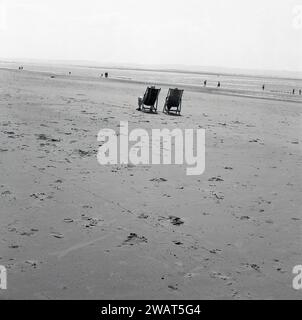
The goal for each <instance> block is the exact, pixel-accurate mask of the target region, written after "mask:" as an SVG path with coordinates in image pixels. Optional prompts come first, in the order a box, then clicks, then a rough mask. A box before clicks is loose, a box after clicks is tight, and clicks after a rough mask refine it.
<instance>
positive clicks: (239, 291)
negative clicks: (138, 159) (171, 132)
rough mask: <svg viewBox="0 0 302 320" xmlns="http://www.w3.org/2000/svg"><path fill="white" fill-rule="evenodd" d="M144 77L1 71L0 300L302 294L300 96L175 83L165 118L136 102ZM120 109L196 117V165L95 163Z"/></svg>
mask: <svg viewBox="0 0 302 320" xmlns="http://www.w3.org/2000/svg"><path fill="white" fill-rule="evenodd" d="M160 87H161V88H162V90H161V94H160V99H159V111H161V109H162V106H163V103H164V98H165V96H166V94H167V92H168V88H169V87H170V86H169V85H168V84H164V82H163V83H161V84H160ZM145 88H146V84H145V83H144V82H143V81H137V82H135V81H127V80H118V79H104V78H102V79H100V78H96V77H91V76H87V77H80V76H73V73H72V75H71V76H67V75H65V76H62V75H56V74H55V75H54V77H53V78H51V77H50V74H49V73H47V72H38V71H27V70H22V71H19V70H11V69H3V68H2V69H0V141H1V145H0V170H1V180H0V235H1V237H0V264H1V265H5V266H6V267H7V270H8V288H7V290H5V291H3V290H0V299H301V298H302V295H301V292H300V291H301V290H300V291H296V290H294V289H293V287H292V279H293V277H294V275H293V273H292V269H293V267H294V266H295V265H298V264H301V253H302V250H301V232H302V229H301V219H302V218H301V207H302V200H301V191H302V190H301V189H302V176H301V169H302V153H301V143H302V139H301V125H302V123H301V119H302V118H301V113H302V108H301V99H300V98H299V96H297V95H296V96H295V97H294V98H293V97H289V98H288V99H287V98H286V97H284V95H283V96H282V97H280V96H278V95H276V96H274V94H273V93H270V94H269V96H267V97H265V96H263V94H262V93H259V94H257V93H255V94H254V96H255V97H253V96H252V94H251V93H250V92H248V93H247V94H246V95H249V97H245V96H240V95H242V92H240V93H238V92H237V93H236V92H234V91H232V90H231V89H230V90H228V91H227V92H225V94H221V92H218V91H217V92H216V91H215V90H210V89H209V90H208V91H206V90H205V89H203V88H200V89H198V88H195V87H192V86H184V89H185V92H184V96H183V108H182V116H181V117H173V116H168V115H165V114H163V113H161V112H159V113H158V114H157V115H150V114H147V113H142V112H138V111H136V107H137V97H138V96H141V95H143V93H144V91H145ZM286 100H288V101H286ZM290 100H291V101H290ZM123 120H125V121H128V122H129V126H131V127H133V128H144V129H146V130H148V131H150V130H151V129H152V128H159V129H161V128H175V127H179V128H184V129H185V128H204V129H205V130H206V169H205V172H204V173H203V174H202V175H200V176H187V175H186V174H185V165H183V166H181V165H148V166H146V165H144V166H142V165H138V166H132V165H128V166H127V165H114V166H101V165H100V164H99V163H98V162H97V157H96V155H97V150H98V147H99V143H98V141H97V133H98V132H99V130H100V129H102V128H112V129H115V130H118V126H119V123H120V121H123Z"/></svg>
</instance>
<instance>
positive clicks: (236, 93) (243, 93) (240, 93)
mask: <svg viewBox="0 0 302 320" xmlns="http://www.w3.org/2000/svg"><path fill="white" fill-rule="evenodd" d="M0 70H2V71H7V72H16V73H20V72H22V73H27V74H32V75H41V76H54V79H55V78H58V79H65V80H75V81H94V82H98V83H99V82H100V81H111V82H121V83H132V84H141V85H146V86H148V85H156V86H164V87H166V88H169V87H170V88H171V87H174V88H175V87H177V88H180V89H185V90H187V91H191V92H200V93H206V94H214V95H224V96H233V97H242V98H251V99H260V100H271V101H280V102H291V103H300V104H301V103H302V95H301V96H299V95H294V96H293V95H291V94H290V93H283V94H282V95H287V96H286V97H283V96H280V94H278V93H274V92H263V91H260V90H259V91H251V90H243V89H237V90H233V89H223V88H219V89H218V88H214V87H207V88H205V87H203V86H197V85H194V84H179V83H168V82H162V81H156V82H154V81H149V80H146V81H142V80H133V79H123V78H118V77H109V78H106V79H105V78H97V77H92V76H74V75H62V74H58V73H54V72H47V71H32V70H22V71H20V70H16V69H12V68H0ZM125 70H132V69H125ZM261 93H262V94H263V93H264V95H259V94H261ZM257 94H258V95H257ZM265 94H266V95H265ZM274 94H275V95H276V96H275V97H274V96H272V95H274ZM290 97H291V98H290Z"/></svg>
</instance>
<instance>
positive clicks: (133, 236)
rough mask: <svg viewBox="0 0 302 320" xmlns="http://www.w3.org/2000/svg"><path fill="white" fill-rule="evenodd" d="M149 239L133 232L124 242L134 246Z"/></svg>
mask: <svg viewBox="0 0 302 320" xmlns="http://www.w3.org/2000/svg"><path fill="white" fill-rule="evenodd" d="M147 242H148V240H147V238H145V237H144V236H138V235H137V234H136V233H134V232H131V233H130V234H129V236H128V237H127V239H126V240H125V241H124V242H123V245H130V246H133V245H135V244H140V243H147Z"/></svg>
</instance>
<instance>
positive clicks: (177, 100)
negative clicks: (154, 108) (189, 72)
mask: <svg viewBox="0 0 302 320" xmlns="http://www.w3.org/2000/svg"><path fill="white" fill-rule="evenodd" d="M183 92H184V91H183V90H180V89H177V88H175V89H171V88H170V89H169V92H168V95H167V97H166V101H165V105H164V109H163V112H164V113H168V114H170V113H174V114H176V115H178V116H180V112H181V101H182V95H183Z"/></svg>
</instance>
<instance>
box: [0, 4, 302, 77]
mask: <svg viewBox="0 0 302 320" xmlns="http://www.w3.org/2000/svg"><path fill="white" fill-rule="evenodd" d="M295 6H301V8H302V0H299V1H295V0H152V1H151V0H150V1H146V0H84V1H83V0H0V57H1V58H38V59H64V60H92V61H99V62H101V63H102V62H106V63H108V62H111V63H137V64H182V65H200V66H223V67H239V68H251V69H254V68H255V69H273V70H292V71H302V58H301V57H302V28H301V27H300V28H299V26H298V27H295V23H294V19H297V13H295V11H294V10H295V9H294V8H295Z"/></svg>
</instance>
